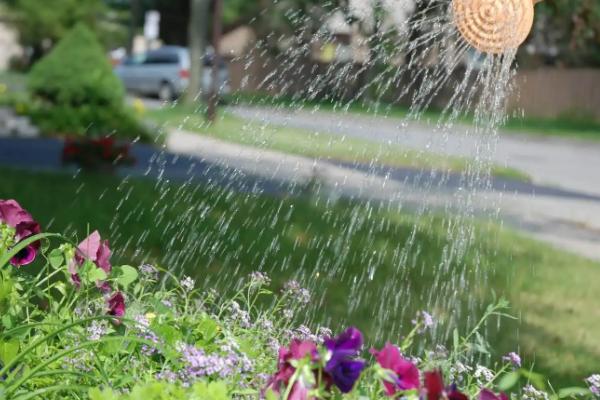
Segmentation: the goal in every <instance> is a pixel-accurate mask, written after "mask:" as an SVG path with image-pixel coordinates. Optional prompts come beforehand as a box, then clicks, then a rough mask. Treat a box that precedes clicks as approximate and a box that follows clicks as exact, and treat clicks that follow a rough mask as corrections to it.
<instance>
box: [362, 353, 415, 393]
mask: <svg viewBox="0 0 600 400" xmlns="http://www.w3.org/2000/svg"><path fill="white" fill-rule="evenodd" d="M371 354H373V355H374V356H375V358H376V359H377V362H378V363H379V365H380V366H381V367H382V368H385V369H387V370H390V371H391V372H393V373H394V375H393V382H391V381H390V382H388V381H385V382H383V385H384V386H385V391H386V393H387V395H388V396H394V395H395V394H396V393H397V392H399V391H404V390H411V389H416V388H418V387H419V370H418V368H417V367H416V365H414V364H413V363H412V362H410V361H409V360H407V359H405V358H404V357H402V355H401V354H400V349H398V348H397V347H396V346H394V345H392V344H391V343H387V344H386V345H385V346H384V347H383V349H381V351H376V350H374V349H373V350H371Z"/></svg>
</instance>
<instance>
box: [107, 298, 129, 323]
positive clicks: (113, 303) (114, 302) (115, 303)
mask: <svg viewBox="0 0 600 400" xmlns="http://www.w3.org/2000/svg"><path fill="white" fill-rule="evenodd" d="M107 303H108V315H112V316H115V317H122V316H123V315H125V297H124V296H123V293H121V292H116V293H115V294H113V295H112V296H111V297H109V298H108V301H107Z"/></svg>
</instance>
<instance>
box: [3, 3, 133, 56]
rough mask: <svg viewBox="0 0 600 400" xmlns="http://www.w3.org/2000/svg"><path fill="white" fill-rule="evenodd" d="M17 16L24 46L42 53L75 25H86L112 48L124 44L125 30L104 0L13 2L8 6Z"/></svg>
mask: <svg viewBox="0 0 600 400" xmlns="http://www.w3.org/2000/svg"><path fill="white" fill-rule="evenodd" d="M8 5H9V9H10V10H11V11H12V13H13V14H14V18H13V19H14V21H15V24H16V28H17V30H18V31H19V38H20V41H21V44H23V45H24V46H32V47H33V48H34V49H38V50H39V51H41V48H42V47H44V46H43V43H44V42H45V41H50V43H53V44H54V43H57V42H58V41H60V40H61V39H62V38H63V37H64V36H65V35H66V34H67V33H68V32H69V30H71V29H72V28H73V27H74V26H75V25H77V24H79V23H85V24H86V25H87V26H89V27H90V28H91V29H93V30H94V31H95V32H97V33H98V34H99V36H100V37H101V38H102V40H103V41H104V43H106V44H110V45H112V46H114V45H117V44H118V43H123V42H124V39H125V37H126V34H125V29H124V27H121V26H119V25H118V24H116V23H114V22H112V21H110V20H109V19H108V18H107V17H109V16H110V13H109V10H108V8H107V7H106V6H105V4H104V1H103V0H50V1H48V0H12V1H10V2H9V3H8Z"/></svg>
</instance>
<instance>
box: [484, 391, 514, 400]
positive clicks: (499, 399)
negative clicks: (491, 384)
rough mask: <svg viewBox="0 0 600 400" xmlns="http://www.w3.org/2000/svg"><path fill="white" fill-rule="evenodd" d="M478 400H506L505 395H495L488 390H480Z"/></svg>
mask: <svg viewBox="0 0 600 400" xmlns="http://www.w3.org/2000/svg"><path fill="white" fill-rule="evenodd" d="M479 400H508V396H507V395H506V394H505V393H500V394H496V393H494V392H492V391H491V390H489V389H481V392H480V393H479Z"/></svg>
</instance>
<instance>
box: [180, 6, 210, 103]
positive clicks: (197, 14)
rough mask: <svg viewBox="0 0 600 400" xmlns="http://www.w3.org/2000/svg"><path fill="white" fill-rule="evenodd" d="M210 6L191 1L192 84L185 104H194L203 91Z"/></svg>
mask: <svg viewBox="0 0 600 400" xmlns="http://www.w3.org/2000/svg"><path fill="white" fill-rule="evenodd" d="M209 5H210V0H190V22H189V26H188V43H189V52H190V74H189V75H190V78H189V79H190V82H189V85H188V89H187V92H186V94H185V97H184V102H185V104H193V103H194V102H195V101H196V99H197V97H198V95H199V94H200V92H201V91H202V73H203V67H204V56H205V54H206V38H205V36H206V27H207V25H208V12H209Z"/></svg>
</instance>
